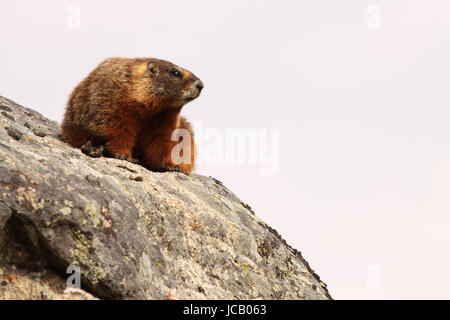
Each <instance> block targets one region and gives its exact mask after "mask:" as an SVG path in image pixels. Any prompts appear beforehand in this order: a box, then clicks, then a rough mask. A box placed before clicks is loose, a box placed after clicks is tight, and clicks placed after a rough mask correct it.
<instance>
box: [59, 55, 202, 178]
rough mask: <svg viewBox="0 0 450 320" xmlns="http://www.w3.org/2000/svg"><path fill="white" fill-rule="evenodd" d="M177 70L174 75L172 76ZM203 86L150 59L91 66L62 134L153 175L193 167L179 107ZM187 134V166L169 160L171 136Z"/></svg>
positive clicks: (109, 61)
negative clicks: (178, 131)
mask: <svg viewBox="0 0 450 320" xmlns="http://www.w3.org/2000/svg"><path fill="white" fill-rule="evenodd" d="M177 71H178V72H177ZM202 88H203V83H202V82H201V81H200V80H199V79H198V78H197V77H196V76H195V75H194V74H192V73H191V72H189V71H187V70H184V69H182V68H180V67H178V66H176V65H174V64H172V63H170V62H168V61H164V60H159V59H153V58H110V59H107V60H105V61H103V62H102V63H101V64H100V65H99V66H98V67H97V68H95V69H94V70H93V71H92V72H91V73H90V74H89V75H88V76H87V77H86V78H85V79H84V80H83V81H81V83H80V84H78V86H76V87H75V89H74V90H73V92H72V94H71V95H70V98H69V102H68V104H67V108H66V113H65V116H64V121H63V123H62V135H63V139H64V141H66V142H67V143H70V144H71V145H73V146H75V147H81V146H83V145H85V144H86V143H87V142H89V141H91V143H92V144H93V145H96V146H100V145H104V144H106V147H107V149H108V151H109V153H110V154H112V155H113V156H116V157H120V158H125V159H129V160H132V159H137V160H139V162H140V163H142V164H143V165H144V166H146V167H147V168H149V169H152V170H157V171H167V170H181V171H183V172H185V173H187V174H190V173H191V172H192V170H193V168H194V160H195V155H194V138H193V137H194V135H193V132H192V129H191V126H190V124H189V122H187V121H186V120H185V119H184V118H183V117H181V116H180V111H181V108H182V106H183V105H184V104H185V103H187V102H189V101H191V100H193V99H195V98H196V97H197V96H198V95H199V94H200V91H201V89H202ZM177 128H182V129H187V130H188V131H189V132H190V134H191V157H190V158H191V162H190V163H181V164H178V165H177V164H175V163H174V162H173V161H172V159H171V152H172V148H173V147H174V146H175V145H176V144H177V143H178V141H172V140H171V135H172V132H173V131H174V130H175V129H177Z"/></svg>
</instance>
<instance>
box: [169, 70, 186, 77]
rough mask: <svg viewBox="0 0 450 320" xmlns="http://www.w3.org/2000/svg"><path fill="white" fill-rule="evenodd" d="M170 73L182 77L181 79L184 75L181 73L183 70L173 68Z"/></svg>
mask: <svg viewBox="0 0 450 320" xmlns="http://www.w3.org/2000/svg"><path fill="white" fill-rule="evenodd" d="M170 74H171V75H172V76H174V77H177V78H180V79H181V78H182V77H183V75H182V74H181V72H180V71H179V70H172V71H170Z"/></svg>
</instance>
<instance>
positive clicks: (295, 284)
mask: <svg viewBox="0 0 450 320" xmlns="http://www.w3.org/2000/svg"><path fill="white" fill-rule="evenodd" d="M0 111H1V113H0V299H9V298H11V299H94V298H102V299H329V298H330V295H329V294H328V291H327V288H326V286H325V284H324V283H323V282H322V281H320V279H319V277H318V276H317V275H316V274H315V273H314V272H313V270H312V269H311V268H310V267H309V265H308V263H307V262H306V261H305V260H304V259H303V257H302V256H301V254H300V253H299V252H298V251H297V250H295V249H293V248H292V247H290V246H289V245H288V244H287V243H286V242H285V241H284V240H283V239H282V238H281V236H280V235H279V234H278V233H277V232H276V231H275V230H273V229H272V228H270V227H269V226H268V225H266V224H265V223H264V222H263V221H261V220H260V219H259V218H258V216H257V215H256V214H255V213H254V212H253V211H252V210H251V208H250V207H249V206H248V205H246V204H245V203H243V202H242V201H241V200H240V199H239V198H238V197H236V196H235V195H234V194H233V193H232V192H231V191H230V190H228V189H227V188H226V187H224V186H223V185H222V183H220V182H219V181H217V180H216V179H213V178H211V177H205V176H201V175H195V174H194V175H192V176H187V175H184V174H182V173H178V172H170V173H169V172H167V173H158V172H151V171H149V170H147V169H145V168H143V167H142V166H140V165H138V164H133V163H130V162H126V161H123V160H118V159H113V158H104V157H101V158H93V157H89V156H86V155H85V154H83V153H82V152H81V151H80V150H79V149H75V148H73V147H71V146H69V145H67V144H65V143H64V142H63V141H61V136H60V128H59V124H58V123H57V122H54V121H51V120H48V119H46V118H44V117H43V116H42V115H40V114H39V113H37V112H36V111H33V110H31V109H27V108H24V107H22V106H20V105H18V104H16V103H14V102H13V101H10V100H8V99H6V98H4V97H1V96H0ZM130 175H131V176H130ZM70 265H77V266H79V267H80V270H81V289H82V290H81V291H77V290H72V289H71V290H68V289H67V288H66V279H67V277H68V276H69V275H68V274H67V273H66V270H67V268H68V267H69V266H70ZM9 280H11V281H9Z"/></svg>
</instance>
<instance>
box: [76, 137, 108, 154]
mask: <svg viewBox="0 0 450 320" xmlns="http://www.w3.org/2000/svg"><path fill="white" fill-rule="evenodd" d="M80 149H81V152H83V153H84V154H85V155H87V156H89V157H92V158H100V157H103V156H104V155H105V146H99V147H94V146H93V145H92V142H91V141H88V142H86V143H85V144H84V145H82V146H81V148H80Z"/></svg>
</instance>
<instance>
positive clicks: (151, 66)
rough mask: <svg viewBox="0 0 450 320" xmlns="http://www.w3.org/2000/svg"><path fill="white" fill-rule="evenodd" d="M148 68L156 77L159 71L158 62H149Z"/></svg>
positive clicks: (151, 74) (152, 75)
mask: <svg viewBox="0 0 450 320" xmlns="http://www.w3.org/2000/svg"><path fill="white" fill-rule="evenodd" d="M147 70H148V73H149V74H150V76H151V77H156V76H157V75H158V73H159V68H158V64H157V63H156V62H153V61H151V62H149V63H148V65H147Z"/></svg>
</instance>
